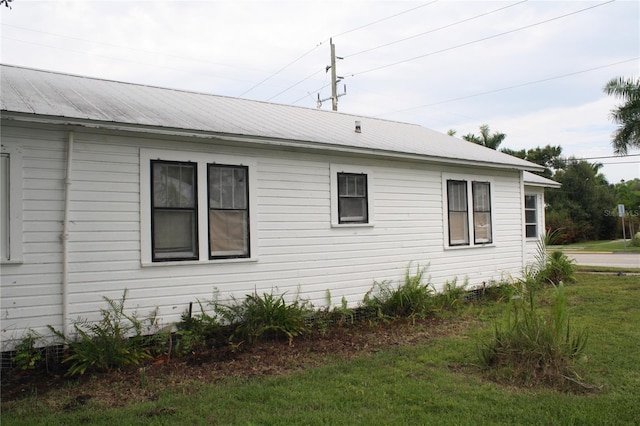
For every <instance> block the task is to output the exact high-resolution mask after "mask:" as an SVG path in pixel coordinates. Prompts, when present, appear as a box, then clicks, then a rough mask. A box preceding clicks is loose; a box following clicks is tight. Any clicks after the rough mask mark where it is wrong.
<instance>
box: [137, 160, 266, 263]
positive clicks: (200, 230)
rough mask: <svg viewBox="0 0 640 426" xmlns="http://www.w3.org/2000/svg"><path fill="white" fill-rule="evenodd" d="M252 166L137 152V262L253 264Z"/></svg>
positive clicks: (250, 163)
mask: <svg viewBox="0 0 640 426" xmlns="http://www.w3.org/2000/svg"><path fill="white" fill-rule="evenodd" d="M256 169H257V166H256V161H255V160H254V159H251V158H249V159H248V158H245V157H239V156H235V155H227V154H216V153H203V152H197V153H194V152H191V151H174V150H164V149H146V148H142V149H140V262H141V263H142V265H143V266H170V265H177V264H180V265H184V264H185V263H189V264H204V263H220V262H246V261H256V260H257V253H258V248H257V241H256V235H257V232H256V228H257V218H256V215H255V212H256V211H257V210H256V208H255V206H256V203H257V198H256V195H255V191H252V190H251V188H255V187H256V186H257V185H256V183H257V182H256V180H257V172H256Z"/></svg>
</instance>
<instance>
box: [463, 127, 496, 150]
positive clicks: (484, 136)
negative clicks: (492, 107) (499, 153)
mask: <svg viewBox="0 0 640 426" xmlns="http://www.w3.org/2000/svg"><path fill="white" fill-rule="evenodd" d="M505 137H507V135H505V134H504V133H498V132H496V133H493V134H491V132H490V131H489V126H488V125H486V124H483V125H482V126H480V136H476V135H474V134H473V133H469V134H467V135H464V136H463V137H462V139H464V140H466V141H469V142H473V143H476V144H478V145H482V146H486V147H487V148H491V149H498V147H499V146H500V144H501V143H502V141H503V140H504V138H505Z"/></svg>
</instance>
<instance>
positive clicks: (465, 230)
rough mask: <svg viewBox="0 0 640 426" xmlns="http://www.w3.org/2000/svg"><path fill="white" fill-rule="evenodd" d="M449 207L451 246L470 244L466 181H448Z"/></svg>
mask: <svg viewBox="0 0 640 426" xmlns="http://www.w3.org/2000/svg"><path fill="white" fill-rule="evenodd" d="M447 205H448V210H449V245H452V246H455V245H465V244H469V210H468V207H467V182H466V181H464V180H448V181H447Z"/></svg>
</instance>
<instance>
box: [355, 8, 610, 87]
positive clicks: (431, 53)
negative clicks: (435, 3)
mask: <svg viewBox="0 0 640 426" xmlns="http://www.w3.org/2000/svg"><path fill="white" fill-rule="evenodd" d="M614 1H616V0H609V1H606V2H604V3H599V4H596V5H594V6H589V7H585V8H584V9H580V10H576V11H573V12H570V13H566V14H564V15H560V16H556V17H554V18H550V19H545V20H544V21H540V22H536V23H534V24H529V25H525V26H524V27H519V28H515V29H513V30H509V31H505V32H502V33H498V34H494V35H492V36H488V37H483V38H480V39H476V40H472V41H469V42H466V43H462V44H458V45H456V46H451V47H447V48H445V49H440V50H436V51H434V52H430V53H425V54H423V55H419V56H414V57H412V58H408V59H403V60H402V61H398V62H393V63H391V64H387V65H382V66H379V67H375V68H370V69H368V70H364V71H359V72H355V73H351V74H350V75H349V77H355V76H356V75H361V74H366V73H369V72H373V71H379V70H381V69H385V68H389V67H393V66H396V65H400V64H404V63H406V62H411V61H415V60H416V59H421V58H426V57H427V56H432V55H436V54H438V53H443V52H448V51H450V50H454V49H458V48H460V47H465V46H469V45H472V44H476V43H480V42H483V41H487V40H491V39H493V38H497V37H501V36H503V35H507V34H512V33H515V32H517V31H522V30H526V29H528V28H532V27H535V26H538V25H542V24H546V23H549V22H552V21H556V20H558V19H562V18H566V17H567V16H571V15H576V14H578V13H581V12H585V11H587V10H590V9H595V8H596V7H600V6H604V5H606V4H609V3H613V2H614Z"/></svg>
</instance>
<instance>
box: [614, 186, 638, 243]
mask: <svg viewBox="0 0 640 426" xmlns="http://www.w3.org/2000/svg"><path fill="white" fill-rule="evenodd" d="M615 188H616V198H617V203H618V204H624V208H625V212H626V217H625V228H627V231H628V232H627V236H629V237H632V236H633V235H634V234H635V233H636V232H638V231H639V230H640V179H638V178H636V179H632V180H628V181H626V182H625V181H622V182H620V183H616V185H615ZM616 213H617V212H616ZM618 235H620V233H618Z"/></svg>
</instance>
